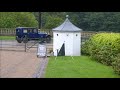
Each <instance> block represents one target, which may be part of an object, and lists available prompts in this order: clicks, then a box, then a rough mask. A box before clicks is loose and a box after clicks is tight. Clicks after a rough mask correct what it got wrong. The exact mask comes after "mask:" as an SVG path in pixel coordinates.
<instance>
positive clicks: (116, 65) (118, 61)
mask: <svg viewBox="0 0 120 90" xmlns="http://www.w3.org/2000/svg"><path fill="white" fill-rule="evenodd" d="M112 67H113V69H114V71H115V73H117V74H119V75H120V53H119V54H118V55H117V56H116V57H115V58H114V62H113V63H112Z"/></svg>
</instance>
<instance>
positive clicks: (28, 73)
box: [0, 47, 48, 78]
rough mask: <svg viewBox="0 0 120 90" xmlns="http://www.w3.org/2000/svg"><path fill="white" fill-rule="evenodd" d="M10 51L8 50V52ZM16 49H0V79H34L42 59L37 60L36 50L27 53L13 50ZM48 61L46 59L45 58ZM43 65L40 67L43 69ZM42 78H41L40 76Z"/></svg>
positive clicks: (32, 49)
mask: <svg viewBox="0 0 120 90" xmlns="http://www.w3.org/2000/svg"><path fill="white" fill-rule="evenodd" d="M19 48H20V47H19ZM9 49H10V50H9ZM12 49H18V48H12V47H11V48H7V50H4V48H3V47H2V49H0V77H1V78H35V74H37V72H40V71H38V70H40V65H42V64H41V63H42V62H43V60H44V59H41V58H37V56H36V55H37V54H36V53H37V48H31V49H30V50H28V51H27V52H24V49H23V48H21V49H22V50H21V51H17V50H13V51H12ZM47 60H48V58H47ZM43 66H44V65H42V67H43ZM42 77H43V76H42Z"/></svg>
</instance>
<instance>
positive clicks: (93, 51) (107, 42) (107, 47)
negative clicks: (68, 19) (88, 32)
mask: <svg viewBox="0 0 120 90" xmlns="http://www.w3.org/2000/svg"><path fill="white" fill-rule="evenodd" d="M82 53H83V54H87V55H90V56H91V57H92V58H94V59H95V60H97V61H98V62H100V63H102V64H105V65H114V66H113V67H114V68H113V69H115V70H116V64H117V63H118V62H119V61H118V58H117V57H118V56H117V54H119V53H120V33H100V34H96V35H94V36H92V37H91V38H90V39H89V40H88V41H86V42H85V44H83V45H82ZM115 58H116V59H115ZM113 62H117V63H114V64H112V63H113ZM119 64H120V63H119ZM118 68H119V70H120V67H117V70H118ZM119 73H120V71H119Z"/></svg>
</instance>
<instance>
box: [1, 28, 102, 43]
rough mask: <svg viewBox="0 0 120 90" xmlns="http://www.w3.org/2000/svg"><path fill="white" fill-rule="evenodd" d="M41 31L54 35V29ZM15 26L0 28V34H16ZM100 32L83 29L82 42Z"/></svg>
mask: <svg viewBox="0 0 120 90" xmlns="http://www.w3.org/2000/svg"><path fill="white" fill-rule="evenodd" d="M39 32H43V33H47V34H50V35H51V36H53V33H52V30H49V29H45V30H43V29H42V30H40V31H39ZM15 33H16V31H15V28H0V36H15ZM96 33H100V32H94V31H82V32H81V37H82V42H84V41H86V40H87V39H89V37H91V36H92V35H94V34H96Z"/></svg>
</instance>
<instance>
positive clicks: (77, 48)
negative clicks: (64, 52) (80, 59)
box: [73, 32, 81, 56]
mask: <svg viewBox="0 0 120 90" xmlns="http://www.w3.org/2000/svg"><path fill="white" fill-rule="evenodd" d="M76 34H77V36H76ZM73 48H74V49H73V56H80V55H81V33H80V32H77V33H74V35H73Z"/></svg>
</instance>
